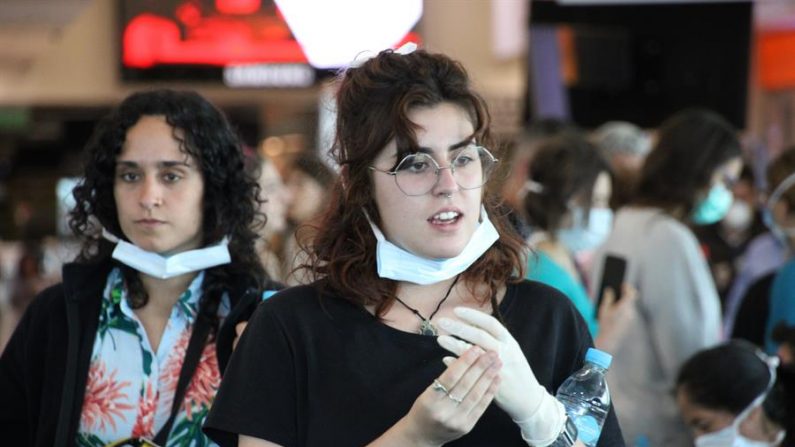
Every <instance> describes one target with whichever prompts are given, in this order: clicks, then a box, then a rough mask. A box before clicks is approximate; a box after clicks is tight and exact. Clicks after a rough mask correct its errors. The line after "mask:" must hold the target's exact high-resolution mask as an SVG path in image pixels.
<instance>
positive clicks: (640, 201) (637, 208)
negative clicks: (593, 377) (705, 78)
mask: <svg viewBox="0 0 795 447" xmlns="http://www.w3.org/2000/svg"><path fill="white" fill-rule="evenodd" d="M741 167H742V162H741V159H740V143H739V141H738V139H737V137H736V135H735V132H734V129H732V127H731V125H729V123H728V122H726V120H724V119H723V118H722V117H720V116H719V115H717V114H715V113H713V112H710V111H706V110H699V109H696V110H686V111H682V112H679V113H677V114H675V115H674V116H672V117H670V118H669V119H667V120H666V121H665V122H664V123H663V124H662V125H661V126H660V128H659V131H658V139H657V142H656V145H655V147H654V148H653V149H652V151H651V153H649V155H648V157H647V158H646V161H645V163H644V165H643V169H642V171H641V176H640V179H639V181H638V187H637V194H636V196H635V199H633V202H632V203H631V204H630V205H628V206H626V207H624V208H621V209H620V210H619V211H618V213H617V215H616V219H615V221H614V225H613V231H612V232H611V233H610V236H609V237H608V238H607V240H606V242H605V243H604V244H603V245H602V246H601V247H600V248H599V249H598V250H597V252H596V254H595V256H594V262H593V270H592V272H591V280H592V284H598V282H599V278H601V276H602V269H603V263H604V258H605V257H606V256H607V255H608V254H612V255H615V256H620V257H623V258H624V259H626V262H627V268H626V276H625V280H626V281H627V282H629V283H631V284H633V285H635V286H636V287H637V289H638V300H637V301H636V306H637V312H638V315H640V318H637V319H635V321H632V322H630V323H629V325H628V326H629V327H628V328H627V329H626V331H625V333H624V336H623V337H622V338H621V339H620V340H618V341H617V345H616V348H615V351H614V355H613V358H614V361H613V365H612V366H611V368H610V372H609V373H608V379H609V380H610V383H615V384H621V385H620V386H617V387H615V388H613V389H611V391H612V396H613V402H614V404H615V405H616V407H617V408H619V409H620V413H619V418H620V419H621V425H622V429H623V430H624V433H625V435H626V436H627V438H626V439H627V441H629V442H632V441H634V440H635V439H636V438H638V437H643V436H645V437H647V438H648V440H649V442H650V443H651V445H654V446H662V445H664V446H670V447H676V446H685V445H688V444H689V440H688V438H687V436H686V434H685V431H684V427H682V423H681V420H680V419H679V417H678V414H677V411H676V405H675V403H674V401H673V398H672V397H671V394H670V389H671V387H673V384H674V379H675V377H676V373H677V371H678V370H679V367H680V366H681V365H682V363H683V362H684V361H685V360H686V359H687V358H688V357H690V356H691V355H692V354H693V353H695V352H697V351H699V350H701V349H704V348H707V347H710V346H712V345H714V344H716V343H717V342H718V341H719V340H720V324H721V318H720V317H721V314H720V301H719V298H718V294H717V291H716V289H715V284H714V282H713V281H712V276H711V274H710V272H709V266H708V265H707V263H706V260H705V259H704V255H703V253H702V252H701V250H700V248H699V245H698V242H697V240H696V238H695V236H694V235H693V232H692V231H691V230H690V229H689V225H691V224H709V223H714V222H717V221H719V220H720V219H721V218H723V216H725V214H726V212H727V211H728V210H729V207H730V206H731V203H732V195H731V190H730V189H729V185H731V184H733V183H734V180H735V179H736V178H737V176H738V175H739V173H740V169H741Z"/></svg>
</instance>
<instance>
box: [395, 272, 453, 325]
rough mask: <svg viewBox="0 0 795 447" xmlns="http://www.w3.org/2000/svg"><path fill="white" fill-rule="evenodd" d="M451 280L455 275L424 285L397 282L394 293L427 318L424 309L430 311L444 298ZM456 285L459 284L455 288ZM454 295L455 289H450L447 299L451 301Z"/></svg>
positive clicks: (451, 282)
mask: <svg viewBox="0 0 795 447" xmlns="http://www.w3.org/2000/svg"><path fill="white" fill-rule="evenodd" d="M453 281H455V277H453V278H450V279H447V280H445V281H440V282H437V283H435V284H428V285H424V286H423V285H419V284H414V283H410V282H399V283H398V287H397V291H396V293H397V296H398V297H399V298H400V299H401V300H403V302H404V303H406V304H408V305H409V306H411V307H414V308H415V309H417V310H419V311H420V312H421V313H422V314H423V315H425V317H426V318H427V316H428V315H427V314H426V312H425V311H427V312H428V313H430V312H432V311H433V309H435V308H436V304H438V303H439V301H440V300H441V299H442V298H444V295H445V294H446V293H447V290H448V289H449V288H450V286H451V285H452V284H453ZM460 282H461V281H459V283H460ZM458 287H459V284H456V287H455V288H458ZM454 295H455V290H452V291H451V292H450V297H449V298H448V300H447V301H452V300H453V296H454Z"/></svg>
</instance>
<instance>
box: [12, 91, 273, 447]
mask: <svg viewBox="0 0 795 447" xmlns="http://www.w3.org/2000/svg"><path fill="white" fill-rule="evenodd" d="M86 152H87V160H86V165H85V170H84V174H83V180H82V182H81V183H80V184H79V185H78V186H77V187H75V189H74V191H73V195H74V198H75V201H76V206H75V208H74V210H73V211H72V212H71V215H70V227H71V229H72V230H73V231H74V233H75V234H76V235H78V236H79V237H80V238H81V239H82V242H83V246H82V251H81V253H80V254H79V256H78V257H77V259H76V260H75V262H73V263H70V264H67V265H66V266H64V268H63V282H62V283H61V284H58V285H56V286H54V287H51V288H49V289H47V290H45V291H44V292H42V293H41V294H40V295H39V296H38V297H36V299H35V301H34V302H33V303H32V304H31V305H30V307H29V308H28V311H27V312H26V313H25V315H24V316H23V318H22V321H21V322H20V324H19V326H18V327H17V329H16V331H15V332H14V334H13V336H12V338H11V340H10V342H9V344H8V346H7V347H6V349H5V351H4V352H3V354H2V357H0V396H2V402H3V403H2V405H0V431H2V433H3V435H2V436H3V442H4V443H6V444H8V445H27V446H42V447H43V446H48V447H51V446H67V445H77V446H96V445H106V444H108V443H111V442H116V441H119V440H122V439H129V438H135V439H139V438H148V439H153V440H154V441H155V442H156V443H157V444H159V445H163V446H166V445H168V446H176V445H208V442H209V441H208V439H207V438H206V437H205V435H204V434H203V433H202V432H201V430H200V427H201V424H202V423H203V421H204V418H205V416H206V415H207V412H208V411H209V407H210V406H211V405H212V402H213V400H214V398H215V391H216V389H217V388H218V385H219V383H220V379H221V372H222V371H223V370H224V367H225V365H226V362H227V360H228V358H229V356H230V354H231V350H232V344H233V342H234V340H235V338H236V332H235V325H236V324H237V323H238V322H240V321H243V320H246V319H247V318H248V315H250V313H251V312H253V309H254V307H255V306H256V305H257V304H258V303H259V302H260V301H261V295H262V290H263V289H265V288H272V287H273V286H274V285H273V284H271V283H270V282H269V281H268V280H267V278H266V276H265V274H264V272H263V270H262V267H261V266H260V264H259V260H258V258H257V255H256V253H255V251H254V248H253V247H254V242H255V240H256V238H257V235H256V232H255V229H256V227H257V225H261V224H262V223H263V219H264V216H262V215H261V213H259V212H258V201H259V200H260V199H259V197H258V194H259V188H258V186H257V183H256V181H255V179H254V177H253V176H252V175H250V174H249V173H248V172H247V171H246V169H245V164H244V156H243V152H242V150H241V146H240V144H239V141H238V138H237V136H236V134H235V133H234V132H233V131H232V130H231V128H230V127H229V124H228V123H227V121H226V119H225V117H224V116H223V114H222V113H221V112H219V111H218V110H217V109H216V108H215V107H214V106H212V105H211V104H210V103H209V102H207V101H206V100H205V99H204V98H202V97H201V96H199V95H198V94H196V93H193V92H177V91H172V90H154V91H147V92H140V93H134V94H132V95H130V96H129V97H127V98H126V99H125V100H124V101H123V102H122V103H121V104H120V105H119V106H118V107H117V108H116V109H114V110H113V111H112V112H111V113H110V114H109V115H107V116H106V117H105V118H104V119H103V120H102V121H100V123H99V124H98V125H97V127H96V129H95V131H94V134H93V136H92V138H91V140H90V141H89V143H88V145H87V147H86ZM131 442H132V441H131Z"/></svg>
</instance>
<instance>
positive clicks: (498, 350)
mask: <svg viewBox="0 0 795 447" xmlns="http://www.w3.org/2000/svg"><path fill="white" fill-rule="evenodd" d="M336 111H337V118H336V128H335V138H334V143H333V146H332V148H330V151H329V153H330V155H331V163H329V161H328V160H327V159H326V158H325V156H324V155H325V154H323V153H321V152H320V151H308V150H307V151H304V152H302V153H300V154H297V155H296V156H294V157H291V159H290V160H289V162H288V163H286V165H279V166H277V164H276V163H274V160H271V159H268V158H267V157H261V156H259V155H258V154H256V153H254V152H252V151H250V150H249V149H247V148H246V147H245V145H244V144H242V143H241V141H240V139H239V136H238V135H237V133H236V132H235V130H234V127H233V126H232V125H231V124H230V123H229V122H228V121H227V119H226V118H225V116H224V114H223V113H222V112H220V111H219V110H218V109H217V108H216V107H214V106H213V105H212V104H210V103H209V102H208V101H207V100H206V99H204V98H202V97H201V96H200V95H198V94H196V93H193V92H183V91H173V90H153V91H145V92H138V93H134V94H132V95H130V96H129V97H127V98H126V99H125V100H124V101H123V102H121V103H120V104H119V105H118V106H117V107H116V108H115V109H114V110H113V111H112V112H111V113H110V114H109V115H108V116H107V117H105V118H104V119H103V120H102V121H101V122H100V123H99V124H98V125H97V127H96V130H95V132H94V134H93V136H92V138H91V140H90V141H89V143H88V144H87V147H86V150H85V153H86V163H85V167H84V172H83V175H82V180H81V181H80V183H79V184H78V186H77V187H76V188H75V189H74V191H73V195H74V198H75V201H76V206H75V207H74V209H73V210H72V211H71V214H70V227H71V229H72V230H73V232H74V234H75V235H76V236H77V238H78V240H79V241H80V244H81V247H80V251H79V254H78V255H77V256H76V258H75V259H74V260H73V261H72V262H69V263H67V264H66V265H65V266H64V267H63V273H62V275H61V278H60V281H59V282H57V284H56V285H54V286H51V287H47V288H45V286H47V285H49V283H47V284H40V285H38V286H37V287H36V288H30V287H28V288H27V289H23V290H21V291H20V292H19V293H20V295H19V296H21V297H23V298H20V299H19V302H15V304H14V305H15V307H16V308H17V309H18V312H19V314H20V315H21V318H20V320H19V322H18V324H16V328H15V329H14V331H13V335H12V336H11V338H10V340H9V341H8V343H7V345H6V346H5V349H4V350H3V353H2V356H1V357H0V400H2V402H3V404H2V405H0V428H2V432H3V439H4V442H8V443H9V444H10V445H31V446H53V445H57V446H66V445H79V446H103V445H159V446H194V445H195V446H199V445H201V446H203V445H221V446H227V445H229V446H233V445H240V446H285V447H288V446H304V445H333V446H348V445H350V446H353V445H356V446H360V445H371V446H406V445H412V446H415V445H416V446H438V445H448V444H449V445H453V446H486V445H489V446H492V445H499V446H510V445H517V446H519V445H530V446H551V445H554V446H566V447H568V446H571V445H582V442H581V441H575V439H576V428H573V426H572V423H571V420H570V418H569V416H568V415H567V414H566V410H565V408H564V406H563V405H562V404H561V402H559V401H558V400H557V399H556V398H555V392H556V390H557V388H558V387H559V386H560V385H561V383H563V381H564V380H565V379H566V378H567V377H569V376H570V375H572V374H573V373H575V372H576V371H577V370H579V369H580V368H581V367H582V365H583V363H584V361H585V353H586V351H587V350H588V349H589V348H591V347H593V346H596V347H597V348H599V349H601V350H604V351H607V352H609V353H611V354H612V356H613V362H612V365H611V367H610V370H609V373H608V375H607V379H608V382H609V386H610V394H611V397H612V406H611V408H610V411H609V412H608V414H607V417H606V420H605V422H604V426H603V427H602V428H601V436H600V438H599V441H598V444H597V445H599V446H623V445H629V446H638V447H641V446H654V447H658V446H665V447H669V446H671V447H678V446H689V445H692V444H693V443H695V445H696V446H739V445H770V446H787V445H795V424H794V422H795V408H794V407H795V404H793V402H795V388H793V386H795V384H794V383H793V380H794V376H795V299H793V298H795V295H793V290H795V251H794V250H793V248H795V148H792V149H790V150H787V151H784V152H782V153H781V154H779V155H778V156H777V157H776V158H775V159H774V160H773V161H772V162H771V163H770V166H768V167H767V172H768V176H767V179H766V180H767V182H766V183H767V184H768V186H769V187H768V190H767V191H763V190H760V189H759V185H760V182H758V181H757V180H758V179H754V178H753V174H752V173H753V172H758V171H759V170H758V169H751V168H750V166H749V165H750V164H751V163H753V161H751V160H748V159H746V158H745V157H744V151H743V148H742V145H741V143H740V140H739V139H738V130H737V129H734V128H733V127H732V126H731V124H729V123H728V122H727V121H726V120H725V119H724V118H722V117H721V116H719V115H718V114H716V113H714V112H712V111H709V110H705V109H689V110H684V111H681V112H678V113H676V114H674V115H672V116H671V117H669V118H668V119H666V120H665V121H664V122H662V123H660V125H659V126H658V127H657V128H656V129H653V130H642V129H639V128H638V127H636V126H634V125H633V124H631V123H628V122H609V123H605V124H604V125H603V126H601V127H599V128H597V129H593V130H591V131H588V130H586V129H581V128H579V127H578V126H577V125H576V124H574V123H569V122H566V121H562V120H543V121H539V122H535V123H532V124H531V125H530V126H529V127H528V130H527V131H526V133H525V134H523V135H521V136H520V137H519V139H518V141H517V142H515V144H514V145H512V146H507V145H504V144H501V142H499V141H497V140H496V139H495V138H494V137H493V135H492V134H491V130H490V118H489V112H488V109H487V106H486V103H485V101H484V100H483V99H482V98H481V97H480V96H479V95H478V94H477V92H476V91H475V90H474V89H473V87H472V82H471V80H470V78H469V76H468V74H467V72H466V70H465V69H464V67H463V66H462V65H461V64H460V63H459V62H457V61H455V60H452V59H450V58H449V57H447V56H445V55H442V54H434V53H429V52H426V51H424V50H414V49H413V48H412V47H411V46H404V47H402V48H401V49H399V50H396V51H392V50H387V51H383V52H381V53H379V54H377V55H374V56H373V57H371V58H367V59H365V60H362V61H359V62H358V63H357V64H355V66H353V67H351V68H348V69H347V70H345V71H344V72H342V73H341V74H340V76H339V80H338V90H337V93H336ZM500 164H502V165H503V166H502V169H500ZM285 166H286V167H285ZM30 253H31V255H30V256H28V257H25V258H24V263H21V264H20V266H21V268H23V269H22V270H21V271H23V272H24V273H25V274H26V275H27V274H29V273H30V274H34V276H35V273H36V271H37V270H36V269H37V268H38V266H39V265H40V263H41V262H40V259H41V257H42V256H41V254H40V251H36V250H33V249H31V250H30ZM608 258H620V259H622V260H623V262H624V263H625V266H626V269H625V273H624V275H623V278H620V282H619V283H618V284H620V285H616V286H614V287H611V288H607V289H606V290H605V291H604V297H600V296H599V295H600V294H601V290H600V287H599V286H600V284H601V283H602V281H603V275H604V273H605V270H606V268H605V265H606V264H605V262H606V259H608ZM31 272H32V273H31ZM15 296H16V295H15ZM147 443H150V444H147Z"/></svg>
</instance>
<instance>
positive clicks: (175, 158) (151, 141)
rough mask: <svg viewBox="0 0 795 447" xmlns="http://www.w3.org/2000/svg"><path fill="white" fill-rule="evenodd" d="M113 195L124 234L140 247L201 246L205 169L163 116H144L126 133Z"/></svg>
mask: <svg viewBox="0 0 795 447" xmlns="http://www.w3.org/2000/svg"><path fill="white" fill-rule="evenodd" d="M177 134H179V131H178V133H177ZM113 197H114V199H115V201H116V208H117V210H118V219H119V224H120V225H121V229H122V232H124V235H125V236H126V237H127V239H129V240H130V242H132V243H133V244H135V245H137V246H138V247H140V248H142V249H144V250H148V251H152V252H156V253H160V254H163V255H171V254H175V253H180V252H183V251H186V250H191V249H194V248H198V247H199V246H200V245H201V242H202V229H201V226H202V218H203V212H202V198H203V197H204V180H203V178H202V173H201V169H200V167H199V166H198V163H197V161H196V160H195V159H193V157H191V156H189V155H188V154H186V153H184V152H182V151H181V150H180V143H179V141H177V140H176V139H175V137H174V129H173V128H172V127H171V126H170V125H169V124H168V123H167V122H166V120H165V118H164V117H163V116H143V117H141V119H140V120H138V122H137V123H136V124H135V125H134V126H133V127H131V128H130V129H129V130H128V131H127V137H126V139H125V141H124V145H123V146H122V150H121V153H120V154H119V156H118V158H117V159H116V173H115V178H114V181H113Z"/></svg>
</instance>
